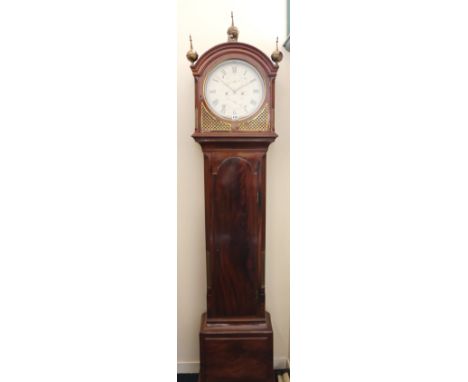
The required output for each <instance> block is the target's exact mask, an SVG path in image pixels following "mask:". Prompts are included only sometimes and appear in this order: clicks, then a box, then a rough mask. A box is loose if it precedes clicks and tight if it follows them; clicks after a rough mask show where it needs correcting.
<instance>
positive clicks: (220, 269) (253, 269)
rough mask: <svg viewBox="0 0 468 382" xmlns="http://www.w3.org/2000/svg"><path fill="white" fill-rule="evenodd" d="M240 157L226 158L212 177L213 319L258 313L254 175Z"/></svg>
mask: <svg viewBox="0 0 468 382" xmlns="http://www.w3.org/2000/svg"><path fill="white" fill-rule="evenodd" d="M252 167H253V166H252V164H251V163H250V162H249V161H248V160H246V159H244V158H242V157H228V158H226V159H225V160H223V161H222V162H221V164H220V165H219V166H218V167H217V169H216V173H215V175H213V189H214V192H213V193H214V195H213V209H214V211H213V212H214V214H213V215H214V222H213V223H214V226H213V230H214V232H213V233H214V246H215V257H214V259H215V262H216V264H215V266H214V268H215V269H216V270H217V271H216V272H215V273H214V274H213V275H212V278H213V283H212V288H213V293H214V304H213V305H214V306H213V312H214V314H215V315H216V316H222V317H232V316H250V315H255V314H256V313H257V296H258V290H257V289H258V282H257V264H256V258H257V247H258V242H257V237H258V235H257V228H258V227H257V220H258V211H257V208H256V207H257V203H256V193H257V189H258V187H257V173H256V172H255V169H254V168H252Z"/></svg>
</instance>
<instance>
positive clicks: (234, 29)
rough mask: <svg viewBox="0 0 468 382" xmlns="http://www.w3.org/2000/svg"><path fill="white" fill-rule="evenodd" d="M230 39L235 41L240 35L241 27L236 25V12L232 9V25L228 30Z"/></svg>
mask: <svg viewBox="0 0 468 382" xmlns="http://www.w3.org/2000/svg"><path fill="white" fill-rule="evenodd" d="M227 34H228V41H229V42H235V41H237V38H238V37H239V29H237V27H236V26H235V25H234V14H233V13H232V11H231V26H230V27H229V28H228V30H227Z"/></svg>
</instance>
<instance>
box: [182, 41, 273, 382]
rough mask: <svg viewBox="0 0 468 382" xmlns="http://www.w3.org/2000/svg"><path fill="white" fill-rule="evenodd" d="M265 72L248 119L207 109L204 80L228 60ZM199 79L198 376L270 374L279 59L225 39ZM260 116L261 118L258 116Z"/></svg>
mask: <svg viewBox="0 0 468 382" xmlns="http://www.w3.org/2000/svg"><path fill="white" fill-rule="evenodd" d="M232 59H234V60H243V61H245V62H247V63H248V64H250V65H252V66H253V67H254V68H255V69H256V70H257V71H258V72H259V73H260V75H261V77H262V78H263V81H264V86H265V88H264V89H265V97H264V101H263V104H262V105H260V107H259V109H258V110H259V111H258V112H257V113H256V114H254V115H252V116H251V117H250V118H246V119H247V122H245V121H238V120H227V119H223V118H221V117H219V116H216V115H214V114H213V113H209V112H210V110H209V106H208V105H207V103H206V101H205V98H204V96H205V95H204V83H205V80H206V77H207V75H208V74H209V73H210V71H211V70H212V69H213V68H214V67H216V66H217V65H219V64H220V63H221V62H223V61H226V60H232ZM191 69H192V73H193V76H194V79H195V110H196V118H195V120H196V122H195V132H194V134H193V135H192V136H193V138H194V139H195V140H196V141H197V142H198V143H199V144H200V145H201V148H202V152H203V158H204V189H205V242H206V269H207V311H206V313H205V314H203V316H202V322H201V327H200V334H199V339H200V377H199V381H200V382H273V381H274V379H275V377H274V369H273V330H272V325H271V319H270V315H269V313H268V312H266V311H265V216H266V213H265V210H266V209H265V205H266V204H265V201H266V154H267V150H268V147H269V145H270V144H271V143H272V142H273V141H274V140H275V139H276V137H277V135H276V133H275V129H274V122H275V121H274V108H275V91H274V88H275V78H276V73H277V70H278V66H277V65H275V64H273V62H272V61H271V60H270V59H269V58H268V57H267V56H266V55H265V54H264V53H263V52H261V51H260V50H259V49H257V48H255V47H253V46H251V45H249V44H244V43H238V42H227V43H223V44H219V45H216V46H214V47H213V48H211V49H209V50H208V51H207V52H205V53H204V54H203V55H202V56H201V57H200V59H199V60H198V61H197V62H196V63H195V64H193V65H192V66H191ZM259 119H260V121H259Z"/></svg>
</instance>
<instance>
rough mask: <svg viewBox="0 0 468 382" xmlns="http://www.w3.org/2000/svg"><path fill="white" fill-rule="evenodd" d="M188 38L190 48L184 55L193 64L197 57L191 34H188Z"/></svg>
mask: <svg viewBox="0 0 468 382" xmlns="http://www.w3.org/2000/svg"><path fill="white" fill-rule="evenodd" d="M189 39H190V50H189V51H188V52H187V54H186V57H187V60H189V61H190V62H191V63H192V64H193V63H194V62H195V61H197V59H198V53H197V52H195V51H194V50H193V45H192V35H189Z"/></svg>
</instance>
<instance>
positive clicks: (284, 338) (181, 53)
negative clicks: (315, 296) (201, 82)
mask: <svg viewBox="0 0 468 382" xmlns="http://www.w3.org/2000/svg"><path fill="white" fill-rule="evenodd" d="M231 10H232V11H234V20H235V24H236V26H237V27H238V28H239V30H240V35H239V41H240V42H246V43H249V44H252V45H255V46H257V47H258V48H260V49H261V50H263V51H264V52H265V53H266V54H267V55H270V54H271V52H272V51H273V50H274V48H275V39H276V36H279V39H280V42H281V41H284V40H285V38H286V22H287V20H286V17H287V4H286V0H270V1H265V0H263V1H219V0H218V1H216V0H204V1H193V0H179V2H178V10H177V32H178V68H177V86H178V87H177V109H178V110H177V115H178V121H177V124H178V129H177V131H178V143H177V158H178V174H177V176H178V195H177V196H178V205H177V207H178V210H177V220H178V225H177V231H178V237H177V245H178V261H177V287H178V290H177V336H178V338H177V345H178V346H177V358H178V362H179V371H183V370H196V369H197V367H198V365H197V362H198V360H199V354H198V352H199V350H198V331H199V325H200V316H201V314H202V312H204V311H205V310H206V301H205V296H206V280H205V277H206V271H205V265H206V263H205V244H204V200H203V197H204V193H203V161H202V159H203V158H202V153H201V149H200V146H199V145H198V144H197V143H196V142H195V141H194V140H193V139H192V138H191V137H190V135H191V134H192V133H193V129H194V120H195V119H194V118H195V116H194V82H193V76H192V72H191V70H190V67H189V66H190V65H189V64H190V63H189V62H188V61H187V59H186V58H185V54H186V52H187V50H188V48H189V43H188V35H189V34H192V37H193V42H194V48H195V50H196V51H197V52H198V54H199V55H201V54H202V53H203V52H205V51H206V50H207V49H209V48H210V47H212V46H213V45H216V44H219V43H222V42H225V41H226V39H227V35H226V30H227V28H228V27H229V25H230V21H231V20H230V12H231ZM283 54H284V59H283V61H282V62H281V63H280V69H279V71H278V76H277V80H276V116H275V118H276V132H277V133H278V135H279V137H278V139H277V140H276V142H275V143H273V144H272V145H271V146H270V149H269V151H268V156H267V166H268V167H267V205H266V208H267V222H266V235H267V236H266V308H267V310H268V311H269V312H270V313H271V316H272V321H273V330H274V357H275V359H276V360H277V361H276V362H277V365H278V366H282V365H281V362H282V361H283V360H285V359H288V358H289V53H288V52H285V51H283ZM187 365H188V366H187ZM190 365H191V366H190ZM187 367H188V368H187Z"/></svg>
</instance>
